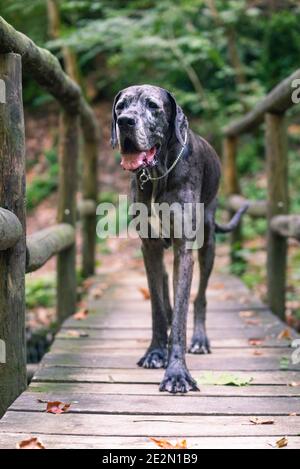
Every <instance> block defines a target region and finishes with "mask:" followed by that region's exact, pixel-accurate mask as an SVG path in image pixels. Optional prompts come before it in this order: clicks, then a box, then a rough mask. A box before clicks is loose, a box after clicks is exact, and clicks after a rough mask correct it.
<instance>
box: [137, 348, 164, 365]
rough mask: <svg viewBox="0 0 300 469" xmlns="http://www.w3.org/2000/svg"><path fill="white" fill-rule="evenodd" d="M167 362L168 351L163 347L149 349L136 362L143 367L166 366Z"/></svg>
mask: <svg viewBox="0 0 300 469" xmlns="http://www.w3.org/2000/svg"><path fill="white" fill-rule="evenodd" d="M167 363H168V351H167V349H163V348H153V349H149V350H148V351H147V352H146V353H145V355H144V356H143V357H142V358H141V359H140V360H139V361H138V362H137V365H138V366H141V367H143V368H166V366H167Z"/></svg>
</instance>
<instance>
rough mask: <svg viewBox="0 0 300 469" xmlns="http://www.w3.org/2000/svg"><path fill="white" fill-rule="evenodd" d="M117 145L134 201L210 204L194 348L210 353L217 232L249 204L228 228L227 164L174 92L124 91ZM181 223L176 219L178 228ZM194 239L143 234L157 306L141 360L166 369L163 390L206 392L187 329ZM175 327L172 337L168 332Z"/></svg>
mask: <svg viewBox="0 0 300 469" xmlns="http://www.w3.org/2000/svg"><path fill="white" fill-rule="evenodd" d="M111 144H112V147H113V148H115V147H116V146H117V145H118V146H119V149H120V153H121V165H122V167H123V169H125V170H128V171H131V172H132V176H133V177H132V195H133V201H134V202H141V203H144V204H146V205H147V207H149V208H150V206H151V203H152V202H153V200H154V201H155V202H156V203H167V204H169V205H171V204H173V203H179V204H180V205H181V206H184V204H192V205H194V204H197V203H202V204H204V242H203V245H202V247H201V248H199V249H198V250H197V252H198V260H199V264H200V282H199V289H198V293H197V296H196V299H195V301H194V331H193V336H192V340H191V344H190V346H189V349H188V351H189V352H190V353H194V354H206V353H210V343H209V339H208V336H207V332H206V326H205V320H206V289H207V285H208V281H209V277H210V274H211V272H212V268H213V264H214V258H215V234H216V233H217V232H222V233H227V232H230V231H232V230H234V229H235V228H236V227H237V226H238V224H239V221H240V219H241V217H242V215H243V213H244V212H245V210H246V209H247V207H246V206H245V207H243V208H242V209H240V210H239V211H238V212H237V213H236V214H235V216H234V217H233V218H232V220H231V221H230V222H229V223H228V224H227V225H223V226H222V225H219V224H217V223H216V221H215V212H216V208H217V193H218V188H219V183H220V176H221V166H220V161H219V157H218V156H217V154H216V152H215V151H214V149H213V148H212V147H211V146H210V144H209V143H208V142H207V141H206V140H205V139H203V138H202V137H200V136H199V135H197V134H195V133H194V132H193V131H192V130H190V129H189V124H188V120H187V118H186V116H185V114H184V113H183V110H182V109H181V107H180V106H179V105H178V104H177V102H176V100H175V98H174V96H173V95H172V94H171V93H170V92H169V91H167V90H165V89H163V88H159V87H157V86H151V85H142V86H130V87H128V88H126V89H124V90H122V91H120V92H119V93H118V94H117V96H116V97H115V99H114V103H113V109H112V136H111ZM172 227H173V228H174V224H173V225H172ZM189 241H190V240H188V239H187V237H186V236H185V235H184V234H183V235H182V237H181V238H178V237H175V236H174V232H173V231H171V233H170V237H169V238H168V239H166V238H157V237H156V238H151V237H150V238H146V237H145V238H142V252H143V257H144V263H145V268H146V273H147V279H148V285H149V291H150V295H151V309H152V341H151V344H150V346H149V348H148V349H147V351H146V353H145V354H144V356H143V357H142V358H141V359H140V360H139V362H138V365H139V366H140V367H144V368H166V370H165V375H164V378H163V380H162V382H161V384H160V387H159V389H160V391H168V392H170V393H186V392H188V391H198V390H199V389H198V386H197V383H196V381H195V380H194V379H193V378H192V376H191V374H190V372H189V370H188V368H187V365H186V360H185V354H186V328H187V313H188V306H189V297H190V290H191V282H192V275H193V264H194V259H193V249H191V247H190V244H189ZM170 245H172V246H173V251H174V279H173V288H174V305H173V308H172V306H171V302H170V296H169V285H168V283H169V282H168V274H167V272H166V269H165V267H164V262H163V256H164V249H165V248H166V247H168V246H170ZM169 328H170V336H169V337H168V331H169Z"/></svg>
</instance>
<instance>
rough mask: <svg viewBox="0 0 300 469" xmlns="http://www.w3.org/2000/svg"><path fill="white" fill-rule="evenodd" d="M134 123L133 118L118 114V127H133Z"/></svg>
mask: <svg viewBox="0 0 300 469" xmlns="http://www.w3.org/2000/svg"><path fill="white" fill-rule="evenodd" d="M135 124H136V122H135V119H134V118H133V117H129V116H120V117H119V118H118V126H119V127H134V126H135Z"/></svg>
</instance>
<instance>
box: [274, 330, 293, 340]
mask: <svg viewBox="0 0 300 469" xmlns="http://www.w3.org/2000/svg"><path fill="white" fill-rule="evenodd" d="M292 338H293V337H292V334H291V331H290V329H284V330H283V331H281V332H280V334H279V335H278V337H277V339H278V340H292Z"/></svg>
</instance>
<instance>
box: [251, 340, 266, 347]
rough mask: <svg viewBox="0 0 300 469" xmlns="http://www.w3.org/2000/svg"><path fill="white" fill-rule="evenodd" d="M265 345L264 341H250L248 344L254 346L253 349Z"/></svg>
mask: <svg viewBox="0 0 300 469" xmlns="http://www.w3.org/2000/svg"><path fill="white" fill-rule="evenodd" d="M263 343H264V340H263V339H249V340H248V344H249V345H252V346H253V347H257V346H260V345H262V344H263Z"/></svg>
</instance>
